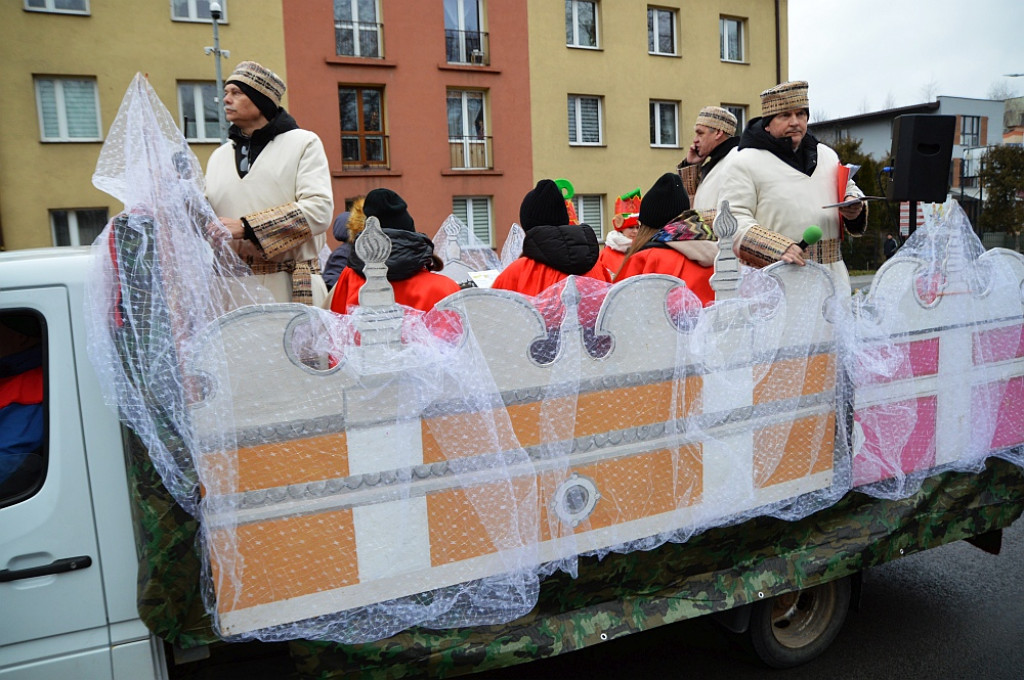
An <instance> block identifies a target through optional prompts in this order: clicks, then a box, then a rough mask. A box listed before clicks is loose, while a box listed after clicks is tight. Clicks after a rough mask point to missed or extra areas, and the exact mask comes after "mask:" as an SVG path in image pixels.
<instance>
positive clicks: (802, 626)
mask: <svg viewBox="0 0 1024 680" xmlns="http://www.w3.org/2000/svg"><path fill="white" fill-rule="evenodd" d="M850 593H851V588H850V578H849V577H847V578H841V579H838V580H835V581H829V582H828V583H823V584H821V585H820V586H815V587H813V588H808V589H806V590H798V591H795V592H792V593H783V594H782V595H778V596H776V597H773V598H771V599H770V600H766V601H764V602H758V603H757V604H756V605H754V608H753V610H752V611H751V613H750V627H749V629H748V630H747V634H748V635H749V636H750V637H749V640H750V644H751V646H752V647H753V649H754V653H755V654H757V656H758V658H759V659H760V660H761V661H762V662H764V664H765V665H767V666H770V667H771V668H792V667H794V666H799V665H801V664H805V663H807V662H808V661H810V660H811V659H813V658H815V657H816V656H818V655H819V654H821V653H822V652H824V651H825V650H826V649H827V648H828V646H829V645H830V644H832V641H833V640H835V639H836V636H837V635H839V631H840V629H841V628H842V627H843V623H844V622H845V621H846V614H847V612H849V610H850Z"/></svg>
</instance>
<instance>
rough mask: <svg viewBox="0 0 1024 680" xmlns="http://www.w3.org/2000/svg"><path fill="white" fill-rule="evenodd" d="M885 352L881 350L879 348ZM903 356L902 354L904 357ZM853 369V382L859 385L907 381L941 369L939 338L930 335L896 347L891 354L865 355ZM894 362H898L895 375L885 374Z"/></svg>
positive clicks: (932, 373)
mask: <svg viewBox="0 0 1024 680" xmlns="http://www.w3.org/2000/svg"><path fill="white" fill-rule="evenodd" d="M879 351H882V350H879ZM901 355H902V357H901ZM865 356H866V357H867V358H866V359H865V360H862V361H860V363H859V364H858V365H857V366H856V367H855V368H854V383H855V384H856V385H857V386H868V385H879V384H884V383H888V382H893V381H895V380H907V379H908V378H916V377H919V376H923V375H935V374H936V373H938V372H939V339H938V338H927V339H924V340H914V341H912V342H903V343H898V344H896V345H894V346H893V352H892V354H891V355H889V356H883V355H871V354H870V353H868V354H866V355H865ZM892 362H899V363H898V364H897V365H896V367H895V370H893V371H892V375H886V374H884V371H885V370H891V369H889V366H890V365H891V363H892Z"/></svg>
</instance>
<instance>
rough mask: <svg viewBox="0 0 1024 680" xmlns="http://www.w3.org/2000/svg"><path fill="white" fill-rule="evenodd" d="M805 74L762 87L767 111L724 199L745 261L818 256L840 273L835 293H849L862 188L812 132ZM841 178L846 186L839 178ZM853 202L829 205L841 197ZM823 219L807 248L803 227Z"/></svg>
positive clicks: (730, 174)
mask: <svg viewBox="0 0 1024 680" xmlns="http://www.w3.org/2000/svg"><path fill="white" fill-rule="evenodd" d="M807 90H808V85H807V83H806V82H804V81H793V82H789V83H782V84H781V85H776V86H775V87H772V88H769V89H767V90H765V91H764V92H762V93H761V112H762V117H761V118H755V119H754V120H752V121H750V124H749V125H748V126H747V128H746V130H744V131H743V135H742V136H741V137H740V142H739V146H738V150H737V152H736V153H735V154H734V156H733V157H732V158H731V160H730V162H729V166H728V168H727V169H726V174H725V177H724V178H723V183H722V189H721V192H720V194H719V199H724V200H728V201H729V206H730V209H731V211H732V213H733V215H735V217H736V220H737V222H738V227H739V228H738V233H737V238H736V240H735V241H734V246H733V249H734V250H735V252H736V255H737V257H739V258H740V260H742V261H743V262H745V263H746V264H749V265H752V266H755V267H762V266H765V265H767V264H771V263H772V262H777V261H779V260H782V261H784V262H790V263H793V264H798V265H803V264H804V262H805V258H806V259H812V260H814V261H816V262H818V263H819V264H822V265H825V266H826V267H827V268H828V269H829V270H830V271H831V272H832V274H833V275H834V277H835V280H836V290H837V292H840V293H842V292H847V293H848V292H849V289H850V277H849V273H848V272H847V270H846V265H845V264H844V263H843V258H842V252H841V251H840V244H841V242H842V240H841V239H842V234H843V230H844V228H845V229H846V230H847V231H849V232H850V233H851V234H853V235H860V234H861V233H863V231H864V227H865V225H866V222H867V211H866V210H865V209H864V203H863V202H862V201H859V200H856V199H860V198H863V196H864V194H863V192H862V191H861V190H860V189H859V188H858V187H857V185H856V184H854V182H853V180H847V181H845V182H842V181H841V178H842V177H843V176H844V175H843V174H842V172H843V171H842V170H841V168H840V161H839V157H838V156H837V155H836V152H835V151H833V150H832V149H831V148H829V147H828V146H826V145H824V144H821V143H820V142H818V140H817V139H815V138H814V136H812V135H811V134H809V133H808V132H807V119H808V116H809V114H810V103H809V100H808V96H807ZM840 184H842V186H841V187H840V186H839V185H840ZM841 200H842V201H852V204H851V205H848V206H844V207H840V208H836V207H831V208H827V207H825V206H828V205H833V204H835V203H837V202H839V201H841ZM810 226H818V227H820V228H821V231H822V238H821V241H819V242H818V243H817V244H814V245H812V246H810V247H809V248H808V249H807V250H802V249H801V248H800V246H799V241H801V240H802V238H803V233H804V230H805V229H807V227H810Z"/></svg>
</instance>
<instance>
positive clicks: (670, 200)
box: [640, 172, 690, 229]
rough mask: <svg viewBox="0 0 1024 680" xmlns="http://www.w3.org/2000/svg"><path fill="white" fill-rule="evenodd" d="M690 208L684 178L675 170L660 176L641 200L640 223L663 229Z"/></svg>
mask: <svg viewBox="0 0 1024 680" xmlns="http://www.w3.org/2000/svg"><path fill="white" fill-rule="evenodd" d="M689 209H690V199H689V197H688V196H687V195H686V189H684V188H683V180H682V179H680V178H679V175H678V174H676V173H674V172H666V173H665V174H664V175H662V176H661V177H659V178H658V181H657V182H655V183H654V186H652V187H651V188H650V189H649V190H648V191H647V193H646V194H644V198H643V200H642V201H641V202H640V224H642V225H644V226H647V227H653V228H654V229H661V228H662V227H664V226H665V225H666V224H668V223H669V222H671V221H672V220H673V219H674V218H676V217H679V216H680V215H682V214H683V213H684V212H686V211H687V210H689Z"/></svg>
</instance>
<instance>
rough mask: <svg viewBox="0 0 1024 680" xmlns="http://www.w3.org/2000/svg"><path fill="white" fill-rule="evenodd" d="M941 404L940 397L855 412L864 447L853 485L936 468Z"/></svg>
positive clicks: (929, 397) (928, 397)
mask: <svg viewBox="0 0 1024 680" xmlns="http://www.w3.org/2000/svg"><path fill="white" fill-rule="evenodd" d="M937 403H938V398H937V397H936V396H927V397H918V398H916V399H906V400H903V401H898V402H893V403H891V404H879V405H876V406H869V407H867V408H863V409H858V410H857V411H855V412H854V416H853V417H854V421H855V422H856V423H857V424H858V425H860V428H861V431H862V432H863V434H864V444H863V445H862V446H861V449H860V452H859V454H858V455H857V457H856V458H854V459H853V485H854V486H862V485H864V484H871V483H872V482H877V481H879V480H882V479H888V478H890V477H894V476H896V474H897V471H898V472H900V473H902V474H906V473H909V472H915V471H917V470H924V469H927V468H930V467H932V466H933V465H934V464H935V409H936V405H937Z"/></svg>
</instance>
